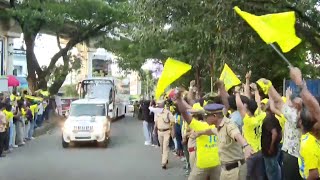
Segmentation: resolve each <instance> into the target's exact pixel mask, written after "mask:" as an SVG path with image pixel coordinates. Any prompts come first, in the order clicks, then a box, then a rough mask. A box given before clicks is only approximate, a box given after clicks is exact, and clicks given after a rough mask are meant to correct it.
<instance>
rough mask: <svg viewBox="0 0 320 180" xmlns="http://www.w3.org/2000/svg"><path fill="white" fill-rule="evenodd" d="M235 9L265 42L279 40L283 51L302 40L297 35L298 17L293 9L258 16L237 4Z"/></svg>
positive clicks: (269, 42)
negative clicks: (242, 9) (295, 26)
mask: <svg viewBox="0 0 320 180" xmlns="http://www.w3.org/2000/svg"><path fill="white" fill-rule="evenodd" d="M234 9H235V11H236V12H237V13H238V14H239V15H240V16H241V17H242V18H243V19H244V20H246V21H247V23H248V24H249V25H250V26H251V27H252V28H253V29H254V30H255V31H256V32H257V33H258V34H259V36H260V37H261V38H262V40H263V41H264V42H266V43H267V44H271V43H274V42H277V43H278V45H279V46H280V48H281V50H282V52H289V51H290V50H291V49H292V48H294V47H296V46H297V45H298V44H299V43H300V42H301V39H300V38H299V37H297V36H296V31H295V28H294V25H295V22H296V17H295V14H294V12H293V11H290V12H283V13H276V14H266V15H262V16H256V15H253V14H250V13H247V12H245V11H241V9H239V8H238V7H237V6H236V7H234Z"/></svg>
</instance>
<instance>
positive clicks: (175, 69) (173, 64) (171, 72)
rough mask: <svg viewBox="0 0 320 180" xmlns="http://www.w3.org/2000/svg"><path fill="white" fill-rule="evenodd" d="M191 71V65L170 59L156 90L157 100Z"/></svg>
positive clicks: (165, 65)
mask: <svg viewBox="0 0 320 180" xmlns="http://www.w3.org/2000/svg"><path fill="white" fill-rule="evenodd" d="M190 69H191V65H189V64H186V63H183V62H180V61H177V60H174V59H172V58H168V59H167V61H166V63H165V64H164V68H163V71H162V73H161V76H160V78H159V81H158V84H157V88H156V92H155V93H156V97H155V98H156V99H159V98H160V96H161V94H162V93H163V92H164V90H165V89H166V88H167V87H168V86H169V85H170V84H171V83H173V82H174V81H175V80H177V79H178V78H179V77H180V76H182V75H183V74H185V73H186V72H188V71H189V70H190Z"/></svg>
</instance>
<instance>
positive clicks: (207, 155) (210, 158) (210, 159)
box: [189, 119, 220, 169]
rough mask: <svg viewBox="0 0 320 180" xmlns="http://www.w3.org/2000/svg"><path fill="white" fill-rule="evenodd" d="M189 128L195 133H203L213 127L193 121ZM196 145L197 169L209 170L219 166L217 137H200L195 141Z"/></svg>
mask: <svg viewBox="0 0 320 180" xmlns="http://www.w3.org/2000/svg"><path fill="white" fill-rule="evenodd" d="M189 126H190V128H191V129H193V130H194V131H195V132H199V131H204V130H207V129H213V128H215V126H214V125H211V126H210V125H209V124H208V123H206V122H201V121H198V120H196V119H193V120H192V121H191V123H190V125H189ZM196 144H197V152H196V153H197V163H196V165H197V167H198V168H201V169H203V168H210V167H215V166H218V165H220V159H219V154H218V144H217V136H215V135H212V136H200V137H198V138H197V139H196Z"/></svg>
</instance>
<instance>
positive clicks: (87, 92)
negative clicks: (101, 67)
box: [78, 77, 129, 119]
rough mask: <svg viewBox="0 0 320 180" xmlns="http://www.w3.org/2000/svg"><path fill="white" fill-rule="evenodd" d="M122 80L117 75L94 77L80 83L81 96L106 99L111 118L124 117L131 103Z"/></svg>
mask: <svg viewBox="0 0 320 180" xmlns="http://www.w3.org/2000/svg"><path fill="white" fill-rule="evenodd" d="M121 84H122V82H121V81H120V80H119V79H117V78H115V77H93V78H87V79H84V80H82V81H81V82H80V83H79V88H78V90H79V94H80V98H89V99H106V100H107V102H106V103H107V104H108V116H109V118H111V119H117V118H119V117H124V116H125V114H126V113H127V108H128V105H129V95H127V94H125V93H126V91H123V89H122V88H121V87H122V85H121Z"/></svg>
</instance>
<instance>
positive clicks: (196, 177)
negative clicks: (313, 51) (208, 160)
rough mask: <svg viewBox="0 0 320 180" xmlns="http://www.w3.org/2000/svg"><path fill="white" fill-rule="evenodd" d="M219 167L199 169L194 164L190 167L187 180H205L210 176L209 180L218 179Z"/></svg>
mask: <svg viewBox="0 0 320 180" xmlns="http://www.w3.org/2000/svg"><path fill="white" fill-rule="evenodd" d="M220 173H221V171H220V166H216V167H212V168H205V169H200V168H198V167H197V165H196V164H194V166H193V167H192V170H191V173H190V176H189V178H188V180H206V179H207V177H208V176H210V180H218V179H220Z"/></svg>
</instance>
